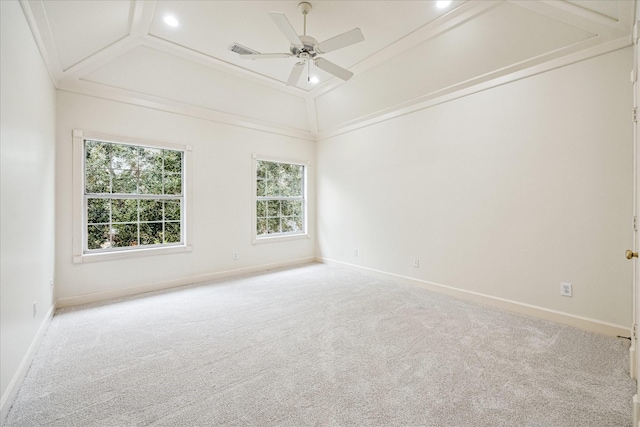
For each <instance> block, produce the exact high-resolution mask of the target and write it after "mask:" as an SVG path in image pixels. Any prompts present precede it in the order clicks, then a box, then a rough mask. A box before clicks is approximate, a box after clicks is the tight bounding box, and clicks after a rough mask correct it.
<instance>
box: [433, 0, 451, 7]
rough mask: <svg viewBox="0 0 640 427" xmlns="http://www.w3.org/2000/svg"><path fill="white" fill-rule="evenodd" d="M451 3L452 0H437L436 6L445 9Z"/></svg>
mask: <svg viewBox="0 0 640 427" xmlns="http://www.w3.org/2000/svg"><path fill="white" fill-rule="evenodd" d="M450 4H451V0H439V1H437V2H436V7H437V8H438V9H444V8H445V7H448V6H449V5H450Z"/></svg>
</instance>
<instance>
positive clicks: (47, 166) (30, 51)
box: [0, 1, 55, 418]
mask: <svg viewBox="0 0 640 427" xmlns="http://www.w3.org/2000/svg"><path fill="white" fill-rule="evenodd" d="M0 17H1V25H0V30H1V37H0V42H1V48H0V54H1V59H0V77H1V83H0V86H1V87H2V90H0V100H1V101H0V102H1V103H0V122H1V126H0V129H1V130H0V145H1V154H0V159H1V164H0V170H1V174H2V179H1V181H0V184H1V190H0V195H1V200H0V209H1V213H0V218H1V228H0V233H1V237H0V242H1V245H2V249H1V255H0V261H1V268H0V270H1V273H0V274H1V279H0V286H1V287H0V292H1V298H0V300H1V303H0V304H1V310H0V318H1V320H0V342H1V345H0V365H1V375H0V384H1V386H0V388H1V390H2V401H1V402H2V403H1V407H2V418H4V415H5V414H6V412H7V411H8V409H9V405H10V404H11V401H12V400H13V396H14V395H15V393H17V387H16V385H18V386H19V384H20V382H21V377H22V375H24V374H25V373H26V369H27V367H28V361H29V357H30V356H33V351H35V348H36V345H35V343H36V342H37V341H38V340H37V338H38V336H39V334H38V331H39V330H41V328H42V329H44V326H46V324H48V322H47V320H48V319H49V316H48V315H50V314H51V313H50V310H52V308H53V296H52V295H51V292H50V289H49V280H50V279H52V278H53V277H54V178H55V175H54V168H55V163H54V160H55V154H54V149H55V89H54V86H53V84H52V82H51V79H50V77H49V74H48V73H47V71H46V68H45V66H44V64H43V62H42V58H41V57H40V53H39V52H38V48H37V47H36V44H35V42H34V40H33V36H32V35H31V31H30V29H29V26H28V25H27V21H26V19H25V17H24V14H23V12H22V9H21V8H20V4H19V3H18V2H16V1H2V2H0ZM34 301H36V302H37V314H36V316H35V317H34V316H33V314H32V305H33V302H34ZM32 345H33V347H32V349H31V350H32V351H31V352H30V350H29V349H30V347H31V346H32Z"/></svg>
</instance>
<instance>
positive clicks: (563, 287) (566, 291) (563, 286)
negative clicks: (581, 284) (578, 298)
mask: <svg viewBox="0 0 640 427" xmlns="http://www.w3.org/2000/svg"><path fill="white" fill-rule="evenodd" d="M560 295H562V296H563V297H570V296H573V290H572V288H571V283H565V282H562V283H560Z"/></svg>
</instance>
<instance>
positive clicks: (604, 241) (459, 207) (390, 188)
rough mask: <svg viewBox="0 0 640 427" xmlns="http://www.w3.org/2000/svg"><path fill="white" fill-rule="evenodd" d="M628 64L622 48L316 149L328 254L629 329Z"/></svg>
mask: <svg viewBox="0 0 640 427" xmlns="http://www.w3.org/2000/svg"><path fill="white" fill-rule="evenodd" d="M631 60H632V53H631V49H630V48H627V49H624V50H620V51H616V52H613V53H610V54H607V55H603V56H600V57H597V58H594V59H591V60H588V61H584V62H581V63H577V64H574V65H570V66H567V67H564V68H561V69H557V70H554V71H550V72H547V73H544V74H540V75H537V76H534V77H530V78H527V79H524V80H520V81H517V82H514V83H510V84H507V85H504V86H500V87H497V88H495V89H491V90H488V91H484V92H480V93H476V94H474V95H471V96H467V97H465V98H461V99H457V100H454V101H451V102H448V103H445V104H441V105H437V106H435V107H432V108H428V109H424V110H421V111H418V112H415V113H412V114H410V115H406V116H402V117H399V118H395V119H392V120H389V121H386V122H382V123H378V124H375V125H372V126H369V127H366V128H363V129H359V130H356V131H352V132H349V133H346V134H343V135H339V136H335V137H332V138H329V139H326V140H323V141H321V142H319V143H318V150H317V156H318V183H317V206H318V210H317V217H318V225H317V227H318V236H319V238H318V253H319V255H320V256H321V257H323V258H325V259H328V260H335V261H339V262H342V263H349V264H354V265H357V266H361V267H366V268H371V269H375V270H380V271H383V272H386V273H392V274H397V275H403V276H408V277H411V278H415V279H419V280H423V281H428V282H432V283H436V284H442V285H446V286H451V287H454V288H458V289H463V290H467V291H473V292H478V293H482V294H487V295H490V296H493V297H499V298H504V299H508V300H512V301H516V302H520V303H525V304H531V305H534V306H538V307H543V308H545V309H548V310H557V311H560V312H563V313H568V314H570V315H574V316H584V317H587V318H592V319H595V320H597V321H600V322H608V323H613V324H616V325H622V326H624V327H627V328H628V327H629V326H630V324H631V302H632V301H631V299H632V288H631V269H632V263H630V262H628V261H627V260H626V259H624V251H625V250H626V249H628V248H630V247H631V237H632V236H631V215H632V161H633V156H632V128H631V120H630V111H631V105H632V90H631V83H630V82H629V72H630V70H631V68H632V67H631ZM354 248H358V251H359V253H358V256H357V257H355V256H353V253H352V250H353V249H354ZM414 259H419V260H420V267H419V268H418V269H416V268H414V267H413V260H414ZM560 282H571V283H572V284H573V292H574V296H573V297H572V298H567V297H561V296H560V292H559V290H560Z"/></svg>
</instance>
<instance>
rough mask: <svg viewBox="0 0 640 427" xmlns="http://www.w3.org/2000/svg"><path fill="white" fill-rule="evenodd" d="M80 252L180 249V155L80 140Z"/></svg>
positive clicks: (181, 234)
mask: <svg viewBox="0 0 640 427" xmlns="http://www.w3.org/2000/svg"><path fill="white" fill-rule="evenodd" d="M84 159H85V161H84V183H85V189H84V190H85V191H84V207H85V218H86V221H85V227H86V228H85V230H86V233H85V236H86V238H85V243H84V245H85V246H84V248H85V252H88V253H90V252H99V251H103V252H104V251H112V250H119V249H127V248H128V249H134V248H139V247H152V246H167V245H176V244H181V243H182V242H183V241H184V239H183V237H182V236H183V233H182V230H183V228H184V227H183V204H184V197H183V191H184V188H183V187H184V185H183V182H184V180H183V177H184V175H183V169H184V168H183V164H184V152H183V151H179V150H169V149H161V148H150V147H143V146H135V145H126V144H118V143H113V142H105V141H94V140H89V139H87V140H85V141H84Z"/></svg>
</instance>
